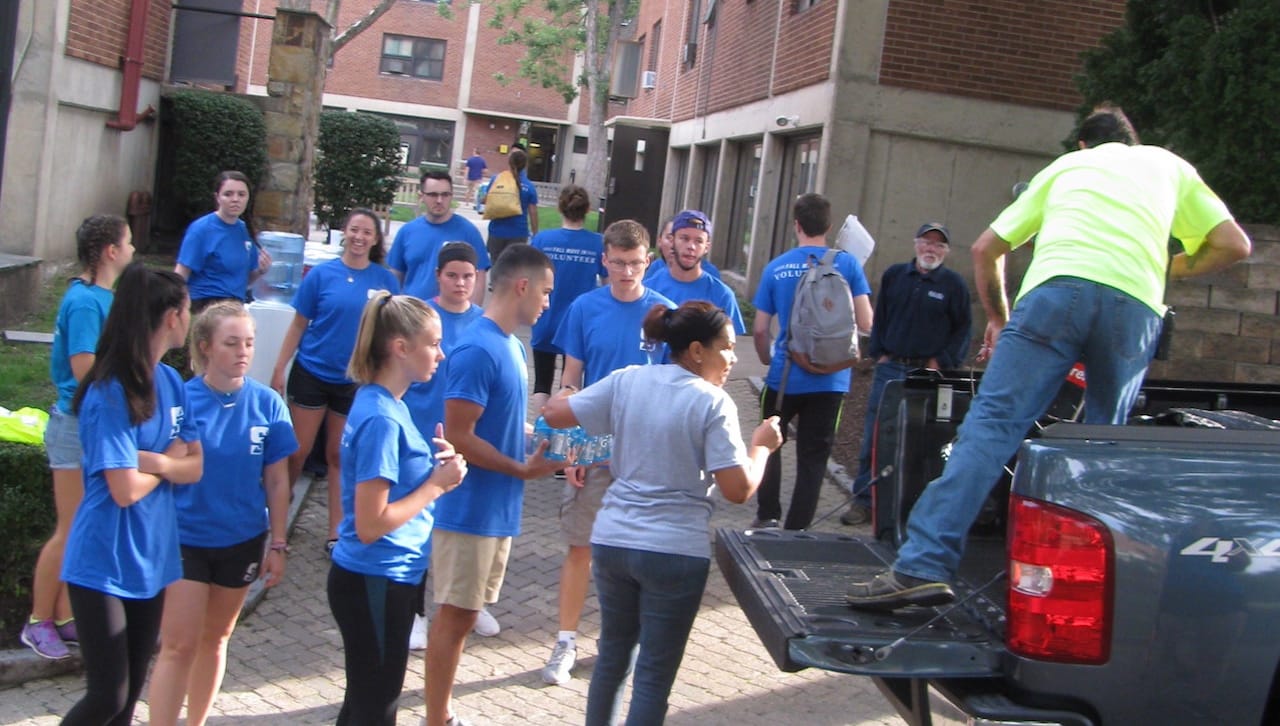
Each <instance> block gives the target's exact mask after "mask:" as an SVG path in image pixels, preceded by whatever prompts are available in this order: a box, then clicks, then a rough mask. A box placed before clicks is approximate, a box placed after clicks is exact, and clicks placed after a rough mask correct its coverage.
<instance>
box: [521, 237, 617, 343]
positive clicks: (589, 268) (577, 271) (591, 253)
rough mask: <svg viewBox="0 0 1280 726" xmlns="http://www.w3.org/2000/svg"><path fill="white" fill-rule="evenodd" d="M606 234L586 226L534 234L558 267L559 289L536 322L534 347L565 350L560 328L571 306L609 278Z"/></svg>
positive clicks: (534, 325) (532, 338) (535, 245)
mask: <svg viewBox="0 0 1280 726" xmlns="http://www.w3.org/2000/svg"><path fill="white" fill-rule="evenodd" d="M603 239H604V237H603V236H602V235H600V234H598V233H596V232H589V231H587V230H585V229H564V228H563V227H562V228H560V229H549V230H547V231H546V232H539V233H538V234H537V235H535V236H534V238H533V242H531V243H530V244H532V245H533V246H534V247H537V248H538V249H540V250H542V251H543V252H544V253H546V255H547V257H548V258H550V259H551V265H552V267H553V268H554V269H555V282H556V284H555V288H554V289H553V290H552V291H551V307H549V308H547V310H546V311H545V312H543V313H542V317H540V318H538V322H536V323H534V324H533V331H532V332H531V333H530V338H529V339H530V342H531V344H532V345H533V349H534V350H540V351H544V352H547V353H563V352H564V350H562V349H561V348H560V346H558V345H556V343H555V337H556V331H557V330H559V329H560V321H561V320H563V319H564V315H565V313H566V312H568V311H569V306H570V305H572V304H573V301H574V300H577V299H578V296H579V295H582V294H583V293H586V292H590V291H591V290H594V289H596V288H597V287H599V286H600V282H599V281H600V278H603V277H607V276H608V274H609V273H608V272H607V271H606V270H605V269H604V243H603Z"/></svg>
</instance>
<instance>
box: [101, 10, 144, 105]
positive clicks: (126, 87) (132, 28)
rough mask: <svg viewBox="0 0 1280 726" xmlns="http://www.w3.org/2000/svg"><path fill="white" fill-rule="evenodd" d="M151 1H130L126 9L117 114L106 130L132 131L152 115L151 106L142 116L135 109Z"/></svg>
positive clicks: (140, 81) (140, 82)
mask: <svg viewBox="0 0 1280 726" xmlns="http://www.w3.org/2000/svg"><path fill="white" fill-rule="evenodd" d="M150 9H151V3H150V0H132V2H131V3H130V6H129V40H128V44H127V45H126V47H125V52H124V79H123V80H122V81H121V83H120V110H119V112H117V114H116V117H115V118H113V119H109V120H108V121H107V126H108V127H110V128H113V129H119V130H120V131H132V130H133V129H134V128H135V127H136V126H137V125H138V122H139V121H141V120H144V119H148V118H150V117H151V116H153V115H155V112H156V110H155V109H154V108H152V107H151V106H150V105H148V106H147V107H146V109H144V110H143V111H142V112H141V113H139V112H138V111H137V108H138V88H139V87H140V86H141V85H142V52H143V46H144V45H145V42H146V39H147V13H148V12H149V11H150Z"/></svg>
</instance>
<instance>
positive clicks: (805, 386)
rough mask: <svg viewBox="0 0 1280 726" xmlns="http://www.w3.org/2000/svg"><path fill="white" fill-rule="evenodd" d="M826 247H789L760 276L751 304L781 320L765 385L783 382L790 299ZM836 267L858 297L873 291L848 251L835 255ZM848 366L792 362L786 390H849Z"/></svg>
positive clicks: (773, 387)
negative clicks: (817, 371) (819, 368)
mask: <svg viewBox="0 0 1280 726" xmlns="http://www.w3.org/2000/svg"><path fill="white" fill-rule="evenodd" d="M826 249H827V248H826V247H816V246H812V245H810V246H806V247H795V248H793V249H790V250H787V251H786V252H783V253H782V254H780V255H778V256H777V257H775V258H774V259H773V261H772V262H770V263H769V264H767V265H765V268H764V272H763V273H762V274H761V277H760V287H758V288H756V297H755V300H753V301H752V304H753V305H755V306H756V310H759V311H761V312H764V313H768V314H769V315H772V316H774V317H775V318H776V319H777V321H778V337H777V338H776V339H775V340H774V341H773V356H772V359H771V360H770V361H769V376H768V377H767V378H766V379H765V385H767V386H769V387H770V388H772V389H774V390H775V391H776V390H778V388H779V387H781V385H782V368H783V365H784V364H785V363H786V361H787V357H788V356H787V323H788V322H790V319H791V303H792V301H794V300H795V297H796V286H797V285H798V284H799V283H800V278H801V277H803V276H804V274H805V272H807V271H808V269H809V260H810V259H813V260H815V261H821V260H822V255H824V254H826ZM835 266H836V269H837V270H839V271H840V274H842V275H844V279H845V280H847V281H848V283H849V292H850V293H851V294H852V295H853V296H854V297H855V298H856V297H858V296H859V295H870V294H871V286H870V285H868V284H867V276H866V275H865V274H863V272H862V265H859V264H858V261H857V260H856V259H854V257H853V255H851V254H849V253H847V252H840V253H839V254H837V255H836V259H835ZM849 376H850V372H849V369H847V368H846V369H845V370H842V371H837V372H836V373H831V374H829V375H825V376H822V375H814V374H813V373H810V372H808V371H806V370H805V369H803V368H801V367H800V366H798V365H794V364H793V365H792V366H791V370H790V372H788V373H787V393H830V392H837V393H844V392H846V391H848V390H849Z"/></svg>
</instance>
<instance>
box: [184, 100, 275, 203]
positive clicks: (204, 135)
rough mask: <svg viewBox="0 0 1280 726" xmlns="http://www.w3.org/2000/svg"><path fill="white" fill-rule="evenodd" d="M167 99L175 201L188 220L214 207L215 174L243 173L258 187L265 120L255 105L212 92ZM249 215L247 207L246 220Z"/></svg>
mask: <svg viewBox="0 0 1280 726" xmlns="http://www.w3.org/2000/svg"><path fill="white" fill-rule="evenodd" d="M168 100H169V102H170V103H169V108H170V109H171V113H172V114H173V117H172V119H171V123H172V127H173V129H174V142H175V148H174V166H175V168H174V177H173V182H172V184H173V192H174V197H175V199H174V201H175V203H176V204H177V205H179V207H180V208H181V209H182V210H183V211H184V212H185V213H186V215H187V218H188V220H190V219H195V218H196V217H199V216H201V215H204V214H208V213H209V212H212V211H213V209H214V203H213V181H214V179H215V178H216V177H217V176H218V174H219V173H220V172H223V171H227V170H235V171H239V172H242V173H244V175H245V176H247V177H249V179H250V180H252V181H253V182H254V186H257V183H258V181H260V180H261V179H262V176H263V174H264V173H265V172H266V169H267V122H266V120H265V119H264V118H263V116H262V112H261V111H259V110H258V107H257V106H254V105H253V103H252V102H250V101H247V100H245V99H243V98H240V97H239V96H234V95H231V94H229V93H215V92H211V91H178V92H176V93H173V94H172V95H170V96H169V97H168ZM250 204H252V200H250ZM251 217H252V214H251V213H250V212H249V211H248V210H246V212H245V218H246V219H248V218H251Z"/></svg>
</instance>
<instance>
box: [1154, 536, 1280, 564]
mask: <svg viewBox="0 0 1280 726" xmlns="http://www.w3.org/2000/svg"><path fill="white" fill-rule="evenodd" d="M1178 554H1180V555H1187V556H1191V557H1208V558H1210V560H1209V561H1210V562H1230V561H1231V558H1232V557H1234V556H1237V555H1242V554H1243V555H1249V556H1251V557H1280V539H1273V540H1268V541H1266V542H1261V543H1260V544H1258V545H1254V543H1252V542H1250V541H1249V540H1247V539H1244V538H1243V537H1235V538H1233V539H1226V538H1224V537H1201V538H1200V539H1198V540H1196V541H1195V542H1192V543H1191V544H1189V545H1187V546H1186V547H1183V548H1182V549H1181V550H1180V551H1179V552H1178Z"/></svg>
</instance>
